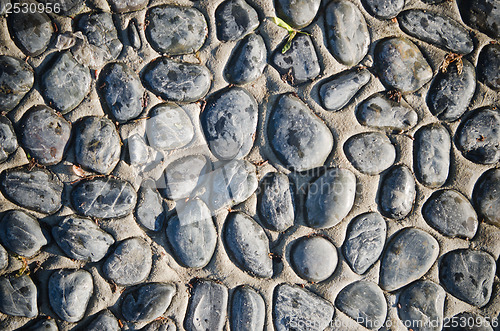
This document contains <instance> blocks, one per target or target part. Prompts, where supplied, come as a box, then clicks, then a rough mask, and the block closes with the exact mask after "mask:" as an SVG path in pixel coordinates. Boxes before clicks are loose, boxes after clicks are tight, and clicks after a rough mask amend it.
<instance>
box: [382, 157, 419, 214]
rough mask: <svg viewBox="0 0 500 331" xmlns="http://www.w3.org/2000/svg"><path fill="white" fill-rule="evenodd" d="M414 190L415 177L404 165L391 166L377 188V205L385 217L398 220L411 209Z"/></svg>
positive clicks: (413, 200) (414, 194)
mask: <svg viewBox="0 0 500 331" xmlns="http://www.w3.org/2000/svg"><path fill="white" fill-rule="evenodd" d="M415 196H416V190H415V179H413V174H412V173H411V171H410V169H408V167H407V166H405V165H397V166H394V167H393V168H391V169H390V170H389V171H388V172H387V173H386V174H385V175H384V177H383V179H382V184H381V185H380V189H379V206H380V210H381V212H382V214H383V215H384V216H386V217H389V218H393V219H396V220H400V219H403V218H405V217H406V216H408V214H409V213H410V212H411V211H412V209H413V203H414V202H415Z"/></svg>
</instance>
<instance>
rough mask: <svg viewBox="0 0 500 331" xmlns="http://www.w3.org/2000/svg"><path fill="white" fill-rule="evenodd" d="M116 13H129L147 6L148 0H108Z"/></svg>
mask: <svg viewBox="0 0 500 331" xmlns="http://www.w3.org/2000/svg"><path fill="white" fill-rule="evenodd" d="M108 2H109V4H110V6H111V9H112V10H113V11H114V12H115V13H128V12H131V11H137V10H141V9H143V8H145V7H146V6H147V5H148V0H108Z"/></svg>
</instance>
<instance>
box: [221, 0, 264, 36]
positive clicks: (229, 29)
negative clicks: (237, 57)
mask: <svg viewBox="0 0 500 331" xmlns="http://www.w3.org/2000/svg"><path fill="white" fill-rule="evenodd" d="M215 20H216V26H217V38H219V40H222V41H232V40H238V39H241V38H243V37H244V36H246V35H247V34H249V33H251V32H252V31H253V30H255V29H256V28H257V27H258V26H259V24H260V22H259V16H258V15H257V12H256V11H255V9H253V7H251V6H250V5H249V4H248V3H247V2H246V1H245V0H228V1H224V2H222V3H221V4H220V5H219V6H218V7H217V9H216V10H215Z"/></svg>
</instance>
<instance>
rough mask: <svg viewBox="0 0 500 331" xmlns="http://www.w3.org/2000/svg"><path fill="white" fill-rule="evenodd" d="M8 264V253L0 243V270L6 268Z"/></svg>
mask: <svg viewBox="0 0 500 331" xmlns="http://www.w3.org/2000/svg"><path fill="white" fill-rule="evenodd" d="M8 266H9V253H7V250H6V249H5V248H3V246H2V245H0V272H2V271H4V270H5V269H7V267H8Z"/></svg>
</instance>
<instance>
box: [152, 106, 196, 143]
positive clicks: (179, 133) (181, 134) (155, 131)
mask: <svg viewBox="0 0 500 331" xmlns="http://www.w3.org/2000/svg"><path fill="white" fill-rule="evenodd" d="M146 135H147V137H148V141H149V144H150V145H151V146H153V147H156V148H158V149H161V150H172V149H178V148H182V147H185V146H186V145H188V144H189V143H190V142H191V141H192V140H193V138H194V126H193V122H192V121H191V118H190V117H189V115H188V114H187V113H186V111H185V110H184V109H182V108H181V107H179V106H178V105H176V104H173V103H161V104H159V105H156V106H155V107H154V108H153V109H152V110H151V111H150V118H149V119H148V120H147V124H146Z"/></svg>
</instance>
